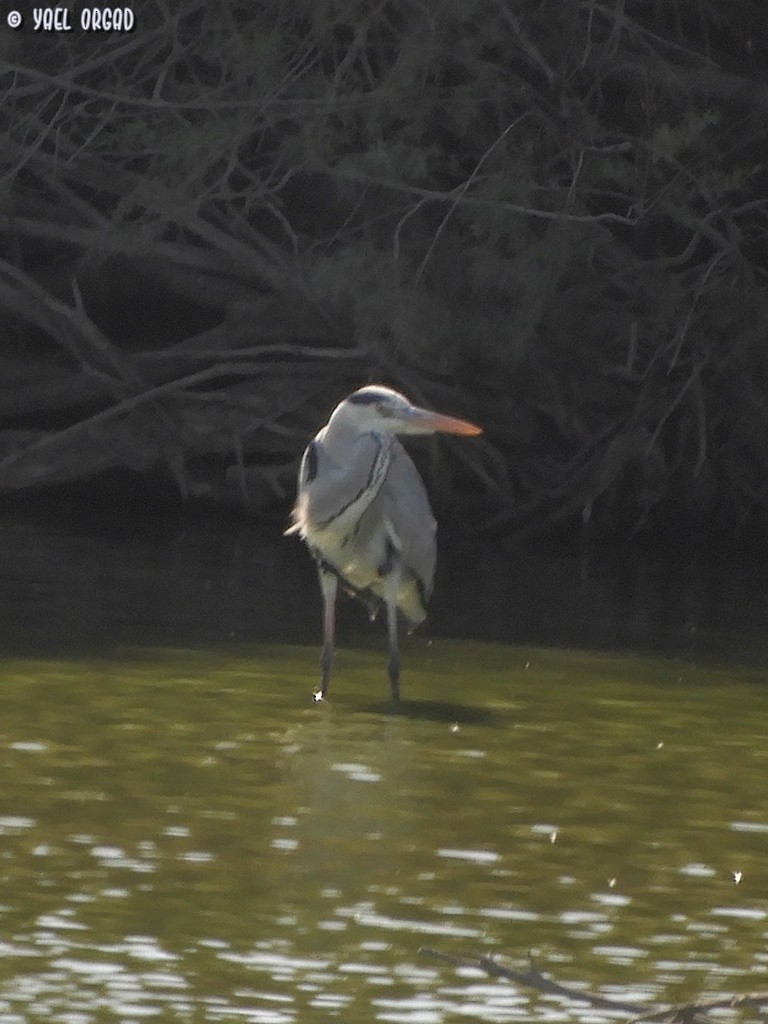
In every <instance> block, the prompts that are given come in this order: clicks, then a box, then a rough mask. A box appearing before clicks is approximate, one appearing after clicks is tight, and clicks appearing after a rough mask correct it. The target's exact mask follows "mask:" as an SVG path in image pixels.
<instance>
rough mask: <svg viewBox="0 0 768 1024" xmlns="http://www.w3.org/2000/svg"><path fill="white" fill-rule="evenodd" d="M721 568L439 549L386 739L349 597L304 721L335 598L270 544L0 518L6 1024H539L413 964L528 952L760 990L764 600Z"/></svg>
mask: <svg viewBox="0 0 768 1024" xmlns="http://www.w3.org/2000/svg"><path fill="white" fill-rule="evenodd" d="M726 561H727V560H723V562H722V563H721V564H719V565H718V566H716V568H712V566H711V565H708V566H702V565H695V564H692V565H691V566H690V567H689V569H690V571H686V572H683V571H682V570H681V571H680V572H677V570H675V572H677V575H676V576H674V579H673V580H672V581H671V582H670V580H669V579H668V578H667V579H665V577H664V573H663V567H661V566H660V565H659V563H658V562H656V563H653V564H651V565H646V566H642V565H641V564H640V563H638V562H635V563H634V568H633V569H632V572H633V573H634V575H630V576H629V578H627V576H626V575H624V576H621V575H620V574H619V572H618V569H615V571H609V569H608V567H607V565H606V564H602V565H601V566H592V569H591V572H592V575H588V576H587V578H586V579H585V578H584V574H583V573H582V567H581V566H580V565H579V564H578V561H577V560H574V559H570V560H569V559H568V558H566V557H564V556H562V557H561V556H557V555H555V554H552V553H550V555H549V556H548V557H545V556H544V555H543V554H541V553H535V552H533V553H525V554H518V555H515V556H509V558H507V557H506V556H500V555H498V554H497V553H494V552H490V553H489V552H486V553H482V552H475V553H474V554H473V555H472V556H471V557H468V556H466V553H465V555H464V556H463V561H462V558H461V557H460V556H459V554H458V553H456V552H451V551H449V552H447V553H446V554H445V556H444V557H443V559H442V570H441V572H442V575H441V577H440V579H439V580H438V584H437V589H436V594H435V601H434V603H433V606H432V614H431V617H430V620H429V622H428V623H427V624H426V626H427V627H428V628H427V629H424V630H421V631H419V632H417V633H416V634H414V636H412V637H408V638H406V639H405V640H404V644H403V676H402V680H401V685H402V693H403V709H402V713H401V714H397V715H392V714H391V713H390V707H389V700H388V697H389V687H388V684H387V680H386V667H385V666H386V658H385V654H384V647H385V640H384V638H383V637H382V635H381V632H380V630H372V629H371V630H368V631H365V630H366V624H365V617H364V614H363V612H362V611H361V610H359V609H357V608H356V607H355V606H354V605H352V604H346V605H344V606H343V608H342V612H341V616H340V627H339V650H338V658H337V664H336V669H335V675H334V679H333V683H332V688H331V695H330V699H329V700H328V702H327V706H313V704H312V700H311V694H312V691H313V689H314V688H315V686H316V683H317V659H318V653H319V651H318V644H317V633H318V629H319V603H320V602H319V598H318V594H317V585H316V580H315V578H314V571H313V568H312V565H311V563H310V561H309V559H308V558H307V556H306V552H304V551H303V550H302V549H301V547H300V546H299V545H291V544H290V543H288V542H286V541H283V540H282V539H281V538H280V537H279V536H278V535H277V533H275V534H274V535H273V534H261V535H260V534H256V533H253V532H249V531H244V530H241V529H234V528H233V529H230V530H221V529H219V530H215V529H211V528H208V527H205V526H203V525H201V524H193V523H192V524H181V526H180V528H179V530H177V531H176V532H174V533H172V534H171V535H166V536H156V535H155V536H152V535H145V534H144V533H143V532H142V531H141V530H135V531H133V532H132V533H131V534H130V535H129V536H128V535H121V534H119V533H117V534H115V533H112V534H111V535H110V536H106V535H100V534H98V533H93V532H90V533H84V534H78V533H77V532H72V531H69V532H66V531H64V532H56V531H55V530H51V529H50V528H47V529H42V528H40V527H38V526H35V525H34V524H30V523H24V522H18V521H17V522H6V523H5V524H4V525H3V526H2V527H0V634H1V638H0V646H1V647H2V648H3V653H2V654H0V767H1V768H2V773H3V786H2V791H1V792H0V842H1V843H2V850H3V872H2V873H0V925H2V936H3V938H2V951H3V959H4V964H5V969H4V973H3V978H2V980H0V1019H2V1020H6V1019H7V1020H9V1021H17V1020H19V1021H21V1020H23V1021H24V1022H25V1024H38V1022H39V1024H42V1022H43V1021H45V1022H46V1024H47V1022H48V1021H51V1020H54V1021H67V1020H78V1021H95V1020H102V1019H104V1020H107V1019H109V1020H120V1021H133V1020H139V1019H147V1018H150V1017H151V1018H155V1019H162V1020H164V1021H165V1020H168V1021H169V1022H172V1024H176V1022H178V1024H186V1022H188V1021H190V1020H192V1019H194V1020H200V1021H206V1022H207V1021H210V1022H216V1021H225V1020H235V1019H236V1020H239V1021H243V1022H245V1024H304V1022H305V1021H313V1020H317V1019H320V1018H323V1019H325V1017H327V1016H329V1017H332V1018H333V1019H334V1020H337V1021H339V1022H340V1024H359V1022H360V1021H361V1020H364V1021H371V1022H374V1021H377V1022H378V1021H381V1022H385V1021H400V1022H403V1024H406V1022H407V1024H417V1022H419V1024H420V1022H426V1021H429V1022H430V1024H448V1022H449V1021H455V1020H459V1019H461V1020H468V1021H475V1022H478V1024H480V1022H481V1024H492V1022H496V1021H501V1020H505V1021H509V1020H530V1019H532V1018H533V1016H535V1015H536V1013H538V1012H539V1009H540V1007H534V1008H533V1009H532V1006H531V1003H530V1002H529V1000H528V997H527V995H526V994H525V993H523V992H521V991H518V990H516V989H514V988H512V986H509V985H499V984H498V983H496V982H495V981H493V980H491V979H487V978H482V977H479V976H478V975H477V974H472V973H469V972H459V973H455V972H454V971H453V970H451V969H449V968H442V967H438V966H435V965H434V964H427V963H422V962H420V961H419V957H418V949H419V947H420V946H422V945H430V946H433V947H437V948H441V949H444V950H445V951H447V952H452V953H462V952H474V951H477V950H481V951H484V952H488V953H489V954H495V953H497V952H501V951H507V952H510V953H512V954H514V953H519V952H521V951H524V950H525V949H528V948H531V947H540V948H543V949H545V950H551V951H553V953H552V963H553V964H554V973H555V974H556V976H557V977H558V980H562V981H569V980H570V981H572V980H578V982H579V983H580V984H584V985H588V986H590V987H593V988H595V987H600V986H605V988H607V989H609V990H610V991H611V992H613V994H615V995H618V996H621V995H629V994H633V995H634V994H636V993H637V992H638V991H640V992H642V993H643V994H647V995H649V996H650V998H659V999H661V998H663V999H667V1000H675V999H680V998H690V997H693V996H698V995H706V994H711V995H715V994H717V993H721V992H725V991H729V990H731V991H744V990H746V989H748V988H750V987H751V988H754V987H755V978H756V977H758V976H762V975H763V974H764V972H765V968H766V965H768V957H767V956H766V943H767V942H768V911H767V910H766V904H765V892H766V867H765V865H766V857H765V851H766V842H767V841H768V798H766V788H765V779H766V777H768V687H766V686H765V685H764V682H765V674H766V673H765V671H764V670H763V669H761V668H759V667H752V668H745V667H743V666H741V665H739V664H737V661H740V660H748V661H750V662H758V663H759V662H760V660H761V658H763V660H768V658H765V655H766V651H767V650H768V648H767V647H766V631H765V629H764V622H765V620H766V611H767V610H768V601H767V600H766V583H765V579H764V578H763V574H762V570H761V569H760V567H759V566H757V565H753V566H747V567H744V566H742V567H741V568H740V569H739V570H738V571H737V567H735V566H734V565H733V564H730V565H729V564H726ZM622 565H624V563H622ZM624 568H626V566H624ZM598 569H599V571H598ZM739 572H740V573H741V575H739ZM673 575H674V574H673ZM715 578H716V579H717V580H718V585H719V587H720V589H719V590H717V594H715V590H716V588H715V587H714V585H713V579H715ZM452 636H454V637H461V636H463V637H464V638H465V639H462V640H459V639H447V638H448V637H452ZM361 637H362V639H361ZM467 637H472V638H474V639H473V640H468V639H466V638H467ZM492 639H495V640H501V641H505V643H504V644H495V645H494V644H492V643H490V641H491V640H492ZM554 645H557V646H554ZM569 647H570V649H568V648H569ZM610 647H613V648H617V647H623V648H625V649H627V648H628V649H635V650H636V651H643V652H648V651H653V652H659V651H667V652H670V651H671V652H672V653H673V654H674V655H675V657H674V658H672V659H670V658H665V657H660V656H658V654H656V653H654V654H653V655H652V656H649V655H648V654H647V653H646V654H643V655H642V656H641V655H638V654H634V655H626V654H618V653H614V654H611V653H606V651H605V648H610ZM590 648H591V650H590ZM594 648H603V652H602V653H595V651H594ZM62 651H63V652H65V654H64V655H63V656H62V655H61V653H60V652H62ZM57 652H59V653H57ZM745 655H747V657H746V658H745V657H744V656H745ZM729 659H731V660H732V663H731V664H729ZM713 660H717V661H719V662H720V663H721V664H720V666H719V667H713V665H712V664H711V662H712V661H713ZM756 684H763V685H756ZM545 966H546V965H545ZM543 1012H544V1011H542V1013H543ZM546 1012H547V1013H548V1014H549V1016H548V1019H552V1020H562V1019H564V1016H565V1013H564V1012H563V1013H561V1014H560V1016H557V1014H558V1013H559V1012H560V1011H559V1009H553V1008H552V1007H548V1008H547V1010H546ZM542 1019H543V1018H542ZM568 1019H569V1020H575V1021H577V1022H579V1024H593V1022H594V1020H595V1016H594V1013H593V1011H591V1010H588V1009H583V1008H578V1007H574V1008H572V1009H571V1010H570V1011H569V1016H568Z"/></svg>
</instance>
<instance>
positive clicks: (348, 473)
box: [290, 431, 392, 533]
mask: <svg viewBox="0 0 768 1024" xmlns="http://www.w3.org/2000/svg"><path fill="white" fill-rule="evenodd" d="M391 450H392V440H391V438H389V437H386V436H382V435H379V434H373V433H368V434H361V435H360V436H359V437H358V438H356V439H355V441H354V443H353V444H352V445H350V446H348V450H345V451H343V452H339V453H338V454H337V456H336V457H334V453H332V452H330V451H329V450H328V446H327V444H325V443H324V440H323V431H321V432H320V433H319V434H318V435H317V437H316V438H315V439H314V440H313V441H310V443H309V444H308V445H307V448H306V451H305V452H304V456H303V458H302V460H301V467H300V469H299V490H298V496H297V499H296V506H295V508H294V510H293V519H294V526H293V527H291V531H290V532H302V533H304V532H306V531H307V530H310V531H311V530H312V529H318V528H320V529H322V528H323V527H325V526H328V525H329V524H330V523H332V522H334V521H336V520H339V521H342V520H345V519H349V520H350V521H352V522H354V521H355V520H356V519H359V517H360V516H361V515H362V514H363V512H364V511H365V509H366V508H367V507H368V506H369V505H370V504H371V502H372V501H373V500H374V498H375V497H376V496H377V495H378V493H379V491H380V489H381V487H382V485H383V483H384V480H385V478H386V475H387V469H388V467H389V463H390V453H391Z"/></svg>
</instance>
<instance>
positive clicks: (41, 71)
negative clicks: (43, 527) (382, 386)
mask: <svg viewBox="0 0 768 1024" xmlns="http://www.w3.org/2000/svg"><path fill="white" fill-rule="evenodd" d="M134 12H135V16H136V29H135V31H134V32H132V33H130V34H124V35H119V34H116V33H112V34H87V33H83V32H80V31H78V30H77V29H76V30H75V31H74V32H72V33H70V34H61V35H58V36H53V35H51V36H44V35H40V34H32V33H31V32H29V33H28V32H26V31H22V32H20V33H18V34H16V35H8V36H6V41H5V45H4V50H3V57H2V59H0V78H1V79H2V89H3V94H4V97H5V99H4V104H3V111H2V115H0V131H1V132H2V143H3V144H2V147H1V148H0V153H1V154H2V157H1V159H2V175H3V178H2V180H3V190H2V193H0V196H1V198H0V204H1V205H0V239H1V240H2V252H1V253H0V304H2V306H3V308H4V310H5V312H6V316H5V321H4V323H5V327H4V333H3V337H2V346H3V349H4V354H3V356H2V370H3V380H4V382H5V387H4V388H3V389H2V391H0V424H2V425H3V426H4V429H2V430H0V488H2V489H4V490H12V489H18V488H24V487H28V486H30V485H45V484H51V483H57V482H61V481H63V480H72V479H77V478H82V477H84V476H87V475H91V474H94V473H97V472H100V471H103V470H105V469H108V468H114V467H116V466H117V467H121V466H122V467H129V468H132V469H140V470H142V469H148V468H149V467H151V466H154V465H157V464H158V463H163V464H165V465H167V466H168V467H169V468H170V469H171V471H172V472H173V474H174V476H175V477H176V479H177V480H178V482H179V485H180V487H182V489H184V490H185V491H188V490H190V489H191V490H194V491H200V492H204V493H206V494H208V495H209V496H210V497H211V498H212V499H214V500H217V501H218V500H240V499H241V498H242V499H244V500H247V501H248V502H249V503H250V504H251V505H257V506H261V507H265V506H269V505H270V504H272V505H275V506H276V507H279V508H282V507H283V505H284V504H285V502H286V499H287V498H288V497H289V496H290V493H289V492H290V490H291V486H292V483H291V481H292V477H293V472H294V468H295V458H296V455H297V452H298V451H299V450H300V448H301V447H302V446H303V444H304V442H305V441H306V437H307V436H308V435H309V434H310V433H312V432H313V431H314V429H316V427H317V425H318V423H319V422H321V421H322V420H323V419H324V418H325V416H326V415H327V412H328V411H329V409H330V407H331V406H332V405H333V403H334V401H335V400H336V399H337V398H338V397H339V396H340V395H341V394H343V393H345V392H346V391H348V390H351V389H352V388H353V387H356V386H358V385H359V384H361V383H363V382H365V380H381V381H383V382H385V383H391V384H394V385H395V386H397V387H400V388H401V389H403V390H404V391H406V392H407V393H409V394H410V395H411V396H412V397H413V398H414V399H416V400H418V401H421V402H427V403H429V402H431V403H433V404H435V405H437V406H440V407H445V409H446V411H448V412H455V413H457V414H459V415H462V414H464V415H467V416H469V417H470V418H473V419H478V420H479V421H480V422H482V423H484V425H485V426H486V430H487V434H486V441H485V442H484V443H483V444H482V445H478V446H477V447H476V448H474V449H473V452H472V453H471V454H467V452H463V453H462V452H460V451H459V450H458V449H457V450H456V451H455V459H456V460H459V459H461V460H462V461H461V462H458V461H455V462H454V463H453V466H452V472H451V474H450V479H451V481H452V483H453V485H454V488H453V491H454V497H456V496H457V495H459V494H460V495H461V496H462V501H463V502H464V508H465V512H466V515H467V518H471V520H472V522H473V524H475V525H477V526H478V527H479V528H480V529H482V530H486V531H491V530H497V531H501V532H507V533H511V534H515V535H521V534H525V533H527V532H529V531H533V530H541V529H546V528H547V527H549V526H551V525H552V524H554V523H556V522H559V521H564V520H565V521H567V520H569V519H574V518H578V517H579V516H581V517H582V518H583V519H585V520H587V519H589V518H590V516H592V522H593V523H596V524H597V528H598V529H600V530H603V529H606V528H607V529H611V530H616V531H619V532H631V531H634V530H636V529H638V528H639V527H642V526H646V525H650V526H653V527H656V528H657V529H659V530H669V529H671V528H673V527H674V528H679V527H681V526H683V527H684V528H686V529H688V528H689V527H690V526H691V525H702V524H703V523H705V522H706V523H708V524H709V525H710V526H711V527H712V528H714V529H716V530H720V531H725V530H729V531H730V530H731V529H732V528H733V527H734V526H738V525H740V524H742V523H745V522H747V521H749V520H750V519H753V518H755V517H757V518H760V517H762V516H763V514H764V512H765V509H766V505H767V504H768V490H767V489H766V481H767V480H768V429H767V427H768V423H767V417H768V393H767V390H766V383H767V381H768V356H767V355H766V352H767V351H768V350H767V349H766V344H765V331H766V326H765V325H766V323H768V308H767V307H768V292H767V291H766V275H767V274H768V201H766V199H765V196H766V195H767V194H768V166H766V163H765V159H764V151H765V149H766V132H767V129H766V123H767V122H766V112H767V111H768V80H767V79H766V77H765V74H764V67H765V62H766V58H768V10H767V9H766V8H765V5H764V4H763V3H762V0H740V2H738V3H735V4H729V5H727V8H726V6H724V5H722V4H720V3H716V2H715V0H670V2H665V3H659V2H654V3H649V2H647V0H608V2H607V3H604V4H600V3H595V2H584V3H572V4H571V3H568V4H564V3H561V2H560V0H542V2H529V0H476V2H472V3H469V2H465V0H441V2H439V3H435V4H421V3H415V2H413V3H412V2H387V0H357V2H351V3H343V4H342V3H339V2H334V0H320V2H318V0H288V2H284V3H278V4H275V3H263V2H262V3H258V2H257V3H253V2H249V3H240V4H237V3H236V4H231V3H230V4H222V3H217V2H214V3H202V2H194V0H189V2H187V0H184V2H181V3H179V4H175V5H166V4H164V3H162V2H158V0H145V2H142V3H137V4H136V5H135V7H134ZM249 464H251V465H250V466H249ZM438 469H439V470H440V469H442V467H438ZM442 479H443V473H442V472H436V478H435V482H437V483H439V482H440V481H441V480H442ZM593 510H595V513H596V514H595V515H592V513H593Z"/></svg>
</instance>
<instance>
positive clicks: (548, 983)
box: [419, 946, 768, 1024]
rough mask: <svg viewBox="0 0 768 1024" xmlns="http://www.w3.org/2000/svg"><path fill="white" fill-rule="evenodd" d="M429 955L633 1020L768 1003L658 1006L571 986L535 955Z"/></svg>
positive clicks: (752, 996)
mask: <svg viewBox="0 0 768 1024" xmlns="http://www.w3.org/2000/svg"><path fill="white" fill-rule="evenodd" d="M419 952H420V953H422V954H424V955H425V956H429V957H433V958H434V959H436V960H442V961H444V962H445V963H449V964H453V966H454V967H475V968H478V969H479V970H481V971H484V972H485V973H486V974H487V975H488V976H489V977H491V978H506V979H507V980H508V981H515V982H517V983H518V984H520V985H526V986H528V987H529V988H533V989H535V990H536V991H537V992H541V993H543V994H544V995H551V996H559V997H561V998H563V999H571V1000H573V1001H574V1002H580V1003H587V1004H588V1005H589V1006H594V1007H595V1008H597V1009H601V1010H617V1011H619V1012H621V1013H628V1014H631V1015H632V1017H633V1021H632V1024H694V1022H695V1021H696V1020H699V1019H700V1018H701V1015H702V1014H705V1013H708V1012H709V1011H710V1010H731V1009H733V1010H740V1009H747V1008H749V1009H763V1008H765V1007H768V992H749V993H747V994H745V995H729V996H721V997H719V998H718V999H705V1000H702V1001H701V1002H692V1003H685V1004H682V1005H679V1006H667V1007H658V1008H657V1007H655V1006H650V1005H648V1004H644V1003H635V1002H628V1001H626V1002H625V1001H624V1000H621V999H608V998H606V997H605V996H600V995H598V994H597V993H596V992H588V991H585V990H584V989H577V988H570V987H569V986H567V985H561V984H559V982H556V981H552V979H551V978H547V977H545V975H543V974H542V973H541V972H540V971H539V970H538V968H537V967H536V965H535V964H534V962H533V959H531V965H530V967H529V968H528V970H527V971H519V970H515V969H514V968H512V967H507V966H505V965H504V964H502V963H500V962H499V961H498V960H496V959H494V958H493V957H490V956H454V955H453V954H451V953H442V952H440V950H437V949H431V948H430V947H428V946H422V948H421V949H420V950H419Z"/></svg>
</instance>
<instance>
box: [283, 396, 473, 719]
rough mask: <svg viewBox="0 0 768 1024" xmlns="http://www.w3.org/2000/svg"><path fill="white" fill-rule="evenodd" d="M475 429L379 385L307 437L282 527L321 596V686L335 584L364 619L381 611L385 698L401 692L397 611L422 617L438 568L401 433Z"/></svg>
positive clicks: (428, 513)
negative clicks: (302, 550) (308, 559)
mask: <svg viewBox="0 0 768 1024" xmlns="http://www.w3.org/2000/svg"><path fill="white" fill-rule="evenodd" d="M435 432H441V433H446V434H460V435H464V436H468V437H470V436H474V435H477V434H481V433H482V430H481V428H480V427H477V426H475V424H474V423H469V422H467V421H466V420H460V419H456V418H455V417H453V416H443V415H441V414H440V413H436V412H431V411H430V410H429V409H421V408H419V407H418V406H416V405H412V404H411V403H410V402H409V401H408V399H407V398H405V397H404V396H403V395H401V394H399V393H398V392H397V391H392V390H391V389H390V388H386V387H383V386H381V385H379V384H376V385H369V386H368V387H364V388H360V389H359V391H355V392H353V393H352V394H351V395H348V396H347V398H345V399H344V400H343V401H342V402H340V403H339V404H338V405H337V406H336V408H335V409H334V410H333V412H332V414H331V418H330V419H329V420H328V422H327V423H326V425H325V426H324V427H323V428H322V430H320V432H319V433H318V434H317V435H316V436H315V438H314V440H312V441H310V442H309V445H308V446H307V448H306V450H305V452H304V456H303V458H302V460H301V467H300V469H299V481H298V494H297V497H296V504H295V505H294V508H293V512H292V520H293V522H292V525H291V526H290V527H289V529H288V530H286V535H288V534H298V535H299V536H300V537H301V539H302V540H303V541H304V542H305V543H306V544H307V547H308V548H309V550H310V552H311V553H312V555H313V556H314V558H315V561H316V563H317V570H318V575H319V578H320V588H321V591H322V595H323V649H322V655H321V657H320V668H321V677H320V689H319V690H318V691H317V692H316V693H315V694H314V699H315V700H316V701H319V700H322V699H323V698H324V697H325V695H326V693H327V692H328V684H329V682H330V678H331V667H332V664H333V654H334V634H335V620H336V595H337V592H338V587H339V583H341V585H342V587H343V588H344V589H345V590H346V591H348V592H350V593H351V594H352V595H353V596H355V597H358V598H360V599H361V600H362V601H364V602H365V603H366V604H367V606H368V610H369V613H370V617H371V619H374V618H375V617H376V613H377V611H378V610H379V608H380V607H381V606H382V605H383V606H384V608H385V609H386V614H387V634H388V640H389V662H388V671H389V681H390V686H391V690H392V703H393V706H395V707H396V706H397V703H398V701H399V697H400V691H399V678H400V652H399V646H398V636H397V613H398V609H399V610H400V612H402V614H403V616H404V617H405V619H407V621H408V623H409V624H410V627H411V628H414V627H415V626H417V625H418V624H419V623H420V622H423V621H424V618H425V616H426V609H425V606H426V603H427V601H428V599H429V596H430V593H431V591H432V583H433V579H434V575H435V558H436V544H435V530H436V524H435V519H434V516H433V515H432V509H431V508H430V505H429V499H428V498H427V492H426V490H425V489H424V484H423V483H422V480H421V477H420V476H419V473H418V471H417V469H416V467H415V466H414V464H413V462H412V461H411V459H410V457H409V456H408V455H407V454H406V452H405V449H404V448H403V446H402V445H401V444H400V442H399V441H398V440H397V437H396V435H398V434H432V433H435Z"/></svg>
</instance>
